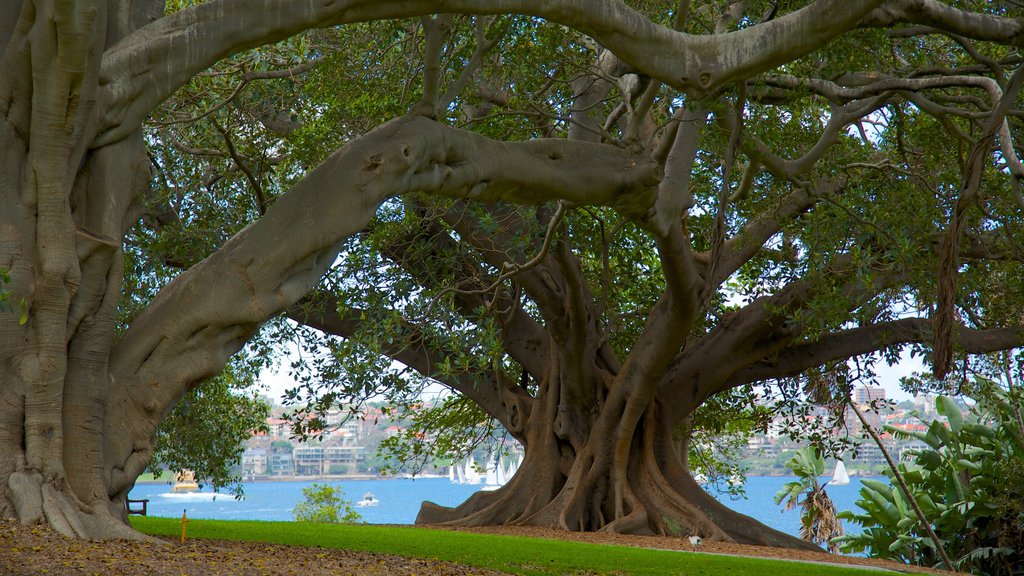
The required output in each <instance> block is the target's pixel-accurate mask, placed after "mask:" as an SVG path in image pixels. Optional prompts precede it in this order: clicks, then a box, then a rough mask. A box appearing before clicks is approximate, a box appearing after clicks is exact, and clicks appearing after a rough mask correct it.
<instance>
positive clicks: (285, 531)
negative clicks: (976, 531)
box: [132, 516, 878, 576]
mask: <svg viewBox="0 0 1024 576" xmlns="http://www.w3.org/2000/svg"><path fill="white" fill-rule="evenodd" d="M132 525H133V526H134V527H135V528H136V529H137V530H139V531H141V532H145V533H146V534H152V535H155V536H171V537H175V538H177V537H178V536H180V535H181V521H180V520H178V519H174V518H156V517H139V516H134V517H132ZM187 528H188V533H187V534H188V537H189V538H214V539H219V540H240V541H258V542H267V543H273V544H286V545H290V546H322V547H325V548H342V549H346V550H363V551H367V552H379V553H383V554H394V555H398V556H407V557H408V556H413V557H420V558H434V559H438V560H447V561H450V562H457V563H459V564H468V565H470V566H477V567H481V568H490V569H493V570H500V571H503V572H509V573H512V574H527V575H563V574H577V575H582V574H588V575H589V574H597V575H608V576H632V575H637V576H639V575H652V576H653V575H688V576H689V575H692V576H697V575H708V576H710V575H716V576H717V575H723V574H724V575H728V576H769V575H773V574H780V575H784V576H805V575H806V576H829V575H835V576H858V575H860V576H868V575H871V576H877V575H878V572H876V571H867V570H858V569H850V568H838V567H836V568H833V567H830V566H822V565H817V564H798V563H794V562H781V561H774V560H762V559H752V558H737V557H728V556H716V555H711V554H701V553H690V552H670V551H664V550H646V549H641V548H631V547H626V546H607V545H599V544H585V543H581V542H568V541H557V540H545V539H540V538H520V537H513V536H495V535H487V534H471V533H467V532H452V531H446V530H427V529H422V528H411V527H409V528H405V527H390V526H372V525H365V524H363V525H344V524H309V523H297V522H254V521H228V520H200V519H190V520H189V523H188V526H187Z"/></svg>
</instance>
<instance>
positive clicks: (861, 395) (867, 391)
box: [853, 386, 885, 404]
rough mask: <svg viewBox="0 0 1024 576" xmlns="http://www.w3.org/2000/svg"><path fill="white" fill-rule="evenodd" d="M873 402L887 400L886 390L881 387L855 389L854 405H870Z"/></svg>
mask: <svg viewBox="0 0 1024 576" xmlns="http://www.w3.org/2000/svg"><path fill="white" fill-rule="evenodd" d="M873 400H885V388H882V387H881V386H861V387H860V388H854V389H853V402H854V404H870V403H871V402H872V401H873Z"/></svg>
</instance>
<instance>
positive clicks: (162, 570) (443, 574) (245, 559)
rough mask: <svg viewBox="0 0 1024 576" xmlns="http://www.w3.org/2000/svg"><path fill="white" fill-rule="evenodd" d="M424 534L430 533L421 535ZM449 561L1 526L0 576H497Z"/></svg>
mask: <svg viewBox="0 0 1024 576" xmlns="http://www.w3.org/2000/svg"><path fill="white" fill-rule="evenodd" d="M424 529H425V530H429V529H431V528H424ZM474 531H476V532H485V533H492V534H515V535H522V536H534V537H539V538H560V539H571V540H578V541H583V542H594V543H602V544H620V545H626V546H643V547H647V548H663V549H675V550H691V548H690V543H689V541H687V540H685V539H679V538H665V537H643V536H621V535H615V534H604V533H598V534H593V533H587V534H580V533H568V532H561V531H556V530H546V529H540V528H522V527H488V528H478V529H475V530H474ZM700 551H702V552H705V553H722V554H742V555H747V556H760V557H775V558H789V559H794V560H795V559H799V560H814V561H819V562H833V563H838V564H857V565H870V566H878V567H885V568H890V569H895V570H900V571H908V569H910V570H914V571H916V572H923V573H929V572H934V571H929V570H922V569H912V568H910V567H907V566H903V565H900V564H892V563H889V562H884V561H879V560H870V559H866V558H850V557H844V556H831V555H828V554H825V553H821V554H816V553H813V552H794V551H791V550H780V549H774V548H762V547H755V546H740V545H736V544H723V543H713V542H707V543H704V544H703V545H702V546H701V548H700ZM497 574H500V573H499V572H494V571H490V570H481V569H478V568H471V567H468V566H463V565H459V564H452V563H449V562H439V561H436V560H424V559H417V558H403V557H400V556H388V555H384V554H371V553H367V552H351V551H346V550H329V549H324V548H304V547H294V546H278V545H273V544H260V543H249V542H225V541H216V540H198V539H194V540H188V541H187V542H186V543H185V544H184V545H182V544H178V543H173V544H172V545H169V546H168V545H160V544H154V543H139V542H127V541H107V542H83V541H80V540H71V539H68V538H64V537H63V536H61V535H59V534H56V533H54V532H52V531H50V530H49V529H48V528H44V527H41V526H34V527H26V526H21V525H20V524H18V523H17V522H13V521H9V520H0V575H3V576H228V575H230V576H250V575H252V576H292V575H295V576H327V575H332V576H336V575H346V576H347V575H354V576H384V575H387V576H391V575H409V576H414V575H415V576H425V575H440V576H447V575H452V576H455V575H459V576H462V575H479V576H489V575H497Z"/></svg>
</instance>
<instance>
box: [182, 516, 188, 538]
mask: <svg viewBox="0 0 1024 576" xmlns="http://www.w3.org/2000/svg"><path fill="white" fill-rule="evenodd" d="M185 512H187V510H182V511H181V543H182V544H184V543H185V524H186V523H188V516H186V515H185Z"/></svg>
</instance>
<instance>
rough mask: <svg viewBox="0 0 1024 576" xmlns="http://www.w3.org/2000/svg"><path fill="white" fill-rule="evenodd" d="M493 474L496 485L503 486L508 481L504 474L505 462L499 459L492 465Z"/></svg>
mask: <svg viewBox="0 0 1024 576" xmlns="http://www.w3.org/2000/svg"><path fill="white" fill-rule="evenodd" d="M494 476H495V479H496V481H497V483H498V486H504V485H505V483H506V482H508V476H506V475H505V463H504V462H502V461H501V460H498V461H497V463H496V464H495V465H494Z"/></svg>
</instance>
